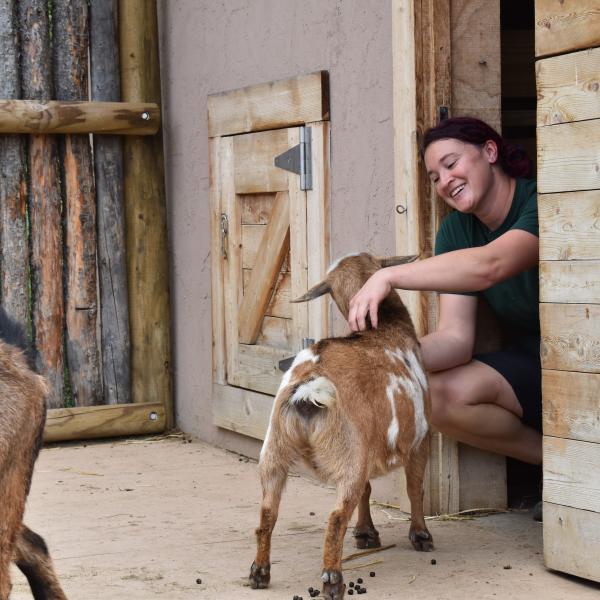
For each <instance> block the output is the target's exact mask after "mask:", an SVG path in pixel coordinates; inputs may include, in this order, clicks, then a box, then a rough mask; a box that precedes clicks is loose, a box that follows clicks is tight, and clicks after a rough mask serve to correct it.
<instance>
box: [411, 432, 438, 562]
mask: <svg viewBox="0 0 600 600" xmlns="http://www.w3.org/2000/svg"><path fill="white" fill-rule="evenodd" d="M428 458H429V438H426V439H425V440H423V442H421V445H420V446H419V448H417V449H416V450H415V451H413V453H412V454H411V456H410V458H409V460H408V463H407V464H406V467H405V471H406V488H407V493H408V497H409V499H410V530H409V533H408V539H409V540H410V541H411V543H412V545H413V548H414V549H415V550H418V551H420V552H430V551H431V550H433V537H432V536H431V533H429V530H428V529H427V526H426V525H425V517H424V515H423V476H424V474H425V467H426V466H427V459H428Z"/></svg>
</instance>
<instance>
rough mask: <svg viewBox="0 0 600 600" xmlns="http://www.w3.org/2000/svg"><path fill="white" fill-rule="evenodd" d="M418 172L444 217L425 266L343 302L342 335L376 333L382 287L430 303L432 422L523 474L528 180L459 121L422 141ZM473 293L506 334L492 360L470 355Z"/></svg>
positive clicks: (532, 279) (529, 307) (537, 401)
mask: <svg viewBox="0 0 600 600" xmlns="http://www.w3.org/2000/svg"><path fill="white" fill-rule="evenodd" d="M424 159H425V165H426V167H427V173H428V175H429V177H430V178H431V181H432V182H433V183H434V185H435V189H436V191H437V193H438V195H439V196H440V197H441V198H442V199H443V200H444V201H445V202H446V203H447V204H449V205H450V206H451V207H452V208H454V209H455V211H453V212H452V213H451V214H450V215H448V217H446V219H444V221H443V222H442V225H441V227H440V230H439V232H438V234H437V237H436V245H435V256H434V257H431V258H428V259H425V260H421V261H419V262H415V263H410V264H406V265H399V266H396V267H388V268H386V269H382V270H381V271H379V272H377V273H375V275H373V276H372V277H371V278H370V279H369V280H368V281H367V283H366V284H365V285H364V287H363V288H362V289H361V290H360V291H359V293H358V294H357V295H356V296H355V297H354V298H353V299H352V301H351V303H350V313H349V317H348V321H349V324H350V327H351V328H352V330H354V331H357V330H362V329H364V328H365V327H366V317H367V315H368V316H369V318H370V321H371V323H372V325H373V326H374V327H376V326H377V307H378V305H379V303H380V302H381V300H382V299H383V298H385V296H386V295H387V294H388V293H389V291H390V290H391V288H400V289H405V290H423V291H426V290H432V291H437V292H439V293H440V301H439V309H440V310H439V320H438V327H437V330H436V331H435V332H433V333H430V334H429V335H426V336H425V337H423V338H422V339H421V345H422V350H423V358H424V361H425V366H426V368H427V369H428V371H429V373H430V376H429V380H430V385H431V393H432V394H431V397H432V424H433V425H434V426H435V427H436V428H437V429H438V430H440V431H441V432H443V433H445V434H446V435H449V436H450V437H453V438H455V439H457V440H459V441H461V442H464V443H466V444H470V445H472V446H476V447H478V448H482V449H484V450H489V451H491V452H496V453H499V454H503V455H506V456H510V457H513V458H516V459H519V460H522V461H524V462H527V463H531V464H540V463H541V461H542V437H541V434H540V431H541V369H540V362H539V315H538V269H537V267H538V246H539V240H538V225H537V203H536V188H535V182H534V181H529V180H526V179H522V178H521V177H523V176H524V175H526V174H527V173H528V171H529V168H530V162H529V159H528V158H527V157H526V156H524V154H523V153H519V152H514V151H513V152H511V150H510V148H509V146H508V145H507V144H506V143H505V142H504V140H503V139H502V138H501V137H500V136H499V135H498V133H497V132H496V131H494V130H493V129H492V128H491V127H490V126H489V125H487V124H485V123H483V122H482V121H479V120H477V119H473V118H468V117H462V118H453V119H448V120H446V121H443V122H442V123H440V124H439V125H438V126H436V127H434V128H432V129H430V130H429V131H428V132H427V133H426V135H425V138H424ZM479 293H481V294H482V295H483V296H484V297H485V298H486V299H487V300H488V302H489V304H490V305H491V307H492V309H493V310H494V312H495V313H496V314H497V316H498V317H499V319H500V321H501V323H502V325H503V329H504V330H506V331H510V332H511V334H512V336H510V337H511V339H510V340H509V342H508V343H507V345H506V346H505V347H504V348H503V349H502V351H500V352H496V353H492V354H485V355H476V356H473V347H474V342H475V320H476V311H477V297H478V295H479Z"/></svg>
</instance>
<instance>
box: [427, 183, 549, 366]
mask: <svg viewBox="0 0 600 600" xmlns="http://www.w3.org/2000/svg"><path fill="white" fill-rule="evenodd" d="M511 229H523V230H524V231H528V232H529V233H532V234H533V235H536V236H539V232H538V215H537V188H536V182H535V181H531V180H528V179H517V185H516V188H515V195H514V198H513V202H512V205H511V207H510V210H509V212H508V215H507V216H506V219H505V220H504V222H503V223H502V225H500V227H498V229H496V230H495V231H491V230H489V229H488V228H487V227H486V226H485V225H484V224H483V223H482V222H481V221H480V220H479V219H478V218H477V217H475V216H474V215H467V214H463V213H460V212H458V211H454V212H452V213H450V214H449V215H448V216H447V217H446V218H445V219H444V220H443V221H442V224H441V226H440V229H439V231H438V234H437V236H436V239H435V253H436V255H437V254H443V253H444V252H451V251H452V250H461V249H464V248H474V247H478V246H485V245H486V244H488V243H489V242H492V241H493V240H495V239H496V238H498V237H500V236H501V235H502V234H504V233H506V232H507V231H510V230H511ZM465 294H467V295H479V294H481V295H483V297H484V298H485V299H486V300H487V301H488V302H489V304H490V306H491V307H492V310H493V311H494V312H495V313H496V315H497V316H498V318H499V319H500V322H501V323H502V325H503V326H504V327H505V328H506V331H507V333H508V343H509V344H513V345H516V346H517V347H518V348H520V349H522V350H525V351H526V352H527V353H529V354H532V355H534V356H539V350H540V318H539V305H538V302H539V284H538V268H537V267H535V268H533V269H530V270H529V271H525V272H523V273H520V274H519V275H516V276H515V277H511V278H510V279H507V280H505V281H502V282H500V283H497V284H495V285H493V286H492V287H491V288H489V289H487V290H484V291H481V292H472V293H470V292H465Z"/></svg>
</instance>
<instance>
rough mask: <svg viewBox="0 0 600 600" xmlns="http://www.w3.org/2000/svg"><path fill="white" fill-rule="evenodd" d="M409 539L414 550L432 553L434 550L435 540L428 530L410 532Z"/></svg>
mask: <svg viewBox="0 0 600 600" xmlns="http://www.w3.org/2000/svg"><path fill="white" fill-rule="evenodd" d="M408 539H409V540H410V541H411V543H412V545H413V548H414V549H415V550H417V551H419V552H431V551H432V550H433V549H434V548H433V538H432V537H431V534H430V533H429V531H427V529H425V530H424V531H414V530H413V529H411V530H410V533H409V534H408Z"/></svg>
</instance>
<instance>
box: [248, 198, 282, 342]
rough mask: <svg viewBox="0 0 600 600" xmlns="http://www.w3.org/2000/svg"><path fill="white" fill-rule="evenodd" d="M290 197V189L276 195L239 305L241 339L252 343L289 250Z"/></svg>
mask: <svg viewBox="0 0 600 600" xmlns="http://www.w3.org/2000/svg"><path fill="white" fill-rule="evenodd" d="M289 240H290V201H289V195H288V194H287V192H280V193H278V194H277V196H276V197H275V200H274V202H273V207H272V210H271V218H270V219H269V223H268V225H267V226H266V228H265V231H264V234H263V238H262V240H261V243H260V246H259V248H258V251H257V254H256V261H255V265H256V266H255V268H254V269H253V270H252V275H251V277H250V282H249V283H248V287H247V289H245V292H244V297H243V300H242V303H241V306H240V309H239V341H240V343H242V344H253V343H254V342H255V341H256V338H257V337H258V334H259V332H260V327H261V323H262V320H263V318H264V315H265V311H266V308H267V306H268V304H269V301H270V300H271V297H272V295H273V290H274V288H275V284H276V283H277V278H278V275H279V271H280V269H281V265H282V263H283V260H284V258H285V256H286V255H287V254H288V252H289V243H290V242H289Z"/></svg>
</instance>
